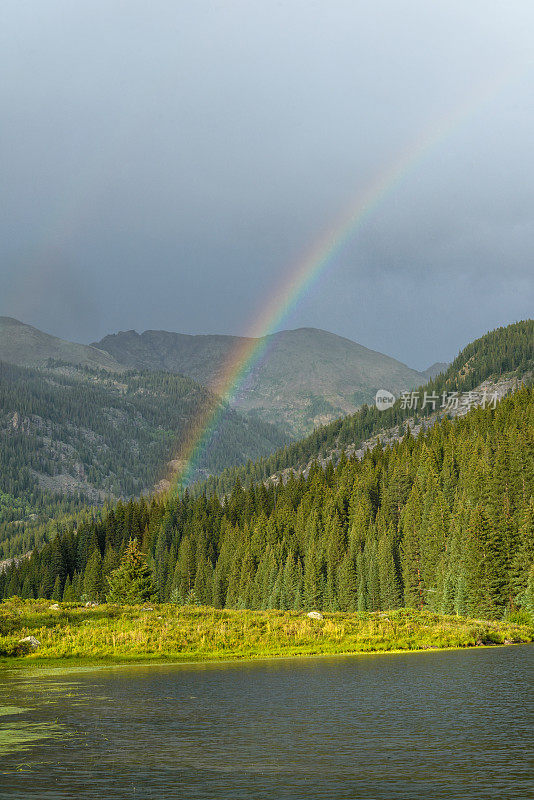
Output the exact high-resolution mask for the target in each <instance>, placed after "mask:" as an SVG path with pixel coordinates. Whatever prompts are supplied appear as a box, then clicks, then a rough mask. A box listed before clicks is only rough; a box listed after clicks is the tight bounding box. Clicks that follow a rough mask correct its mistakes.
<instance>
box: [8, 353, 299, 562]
mask: <svg viewBox="0 0 534 800" xmlns="http://www.w3.org/2000/svg"><path fill="white" fill-rule="evenodd" d="M210 398H211V395H210V394H209V392H208V391H207V390H206V389H204V388H203V387H201V386H199V385H198V384H197V383H195V382H194V381H193V380H191V379H190V378H184V377H183V376H180V375H173V374H170V373H158V372H148V373H138V372H133V371H130V372H123V373H121V374H117V373H114V372H110V371H109V370H95V369H90V368H88V367H80V366H74V365H72V364H66V363H63V362H60V361H54V360H51V359H49V360H48V362H47V364H46V367H43V368H42V369H39V370H37V369H29V368H24V367H18V366H15V365H12V364H5V363H2V362H0V558H2V556H4V557H6V556H9V555H13V554H16V555H18V554H20V553H21V552H23V551H22V550H21V549H20V545H23V546H24V547H25V548H26V549H31V547H33V546H34V544H35V543H36V542H38V541H39V538H40V534H39V533H38V531H37V528H38V526H39V524H40V523H41V522H44V521H46V520H47V519H48V518H49V517H58V516H62V515H66V514H72V513H73V512H74V511H76V510H77V509H78V508H80V507H82V506H83V505H84V504H87V503H97V504H100V503H102V502H103V500H104V499H105V498H115V499H117V498H119V497H132V496H138V495H140V494H141V493H143V492H149V491H152V490H153V488H154V486H155V484H156V482H157V481H158V480H159V479H162V478H164V477H165V475H166V463H167V462H168V461H169V459H172V458H173V457H175V456H176V454H177V453H178V452H179V450H180V445H181V442H182V440H183V438H184V437H185V436H187V434H188V431H189V427H190V425H191V424H192V423H193V422H194V420H195V419H196V418H197V416H198V414H199V413H200V412H201V410H202V409H203V408H204V406H205V405H206V403H209V402H210ZM284 441H285V437H284V435H283V434H281V432H280V431H278V430H277V429H276V428H275V427H274V426H271V425H268V424H267V423H262V422H261V421H257V420H250V419H243V418H242V417H240V416H239V415H238V414H237V413H236V412H235V411H234V410H232V409H229V408H228V409H227V410H226V412H225V413H224V415H223V417H222V421H221V424H220V425H219V426H218V429H217V431H216V433H215V435H214V438H213V440H212V442H211V443H210V447H209V448H208V449H206V451H205V453H204V457H203V459H202V460H201V461H200V462H199V464H198V471H197V472H196V476H197V477H199V476H202V475H205V474H206V473H208V472H209V473H211V472H218V471H220V470H221V469H222V468H223V467H225V466H226V465H228V464H239V463H244V462H245V461H246V460H247V459H249V458H257V457H259V456H260V455H262V454H264V453H269V452H272V451H273V450H275V449H276V448H277V447H279V446H280V445H281V444H282V443H283V442H284ZM28 529H31V531H32V534H31V536H30V537H28V536H27V535H26V532H27V530H28Z"/></svg>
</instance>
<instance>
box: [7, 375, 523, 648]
mask: <svg viewBox="0 0 534 800" xmlns="http://www.w3.org/2000/svg"><path fill="white" fill-rule="evenodd" d="M533 442H534V389H532V388H528V387H523V388H522V389H520V390H519V391H517V392H515V393H514V394H512V395H510V396H508V397H506V398H504V399H503V400H502V401H501V402H500V403H499V404H498V405H497V406H496V408H495V409H493V408H489V407H487V408H485V409H479V408H476V409H472V410H470V411H468V412H467V413H466V414H465V416H463V417H459V418H457V419H455V420H454V421H450V420H448V419H444V420H442V421H441V422H439V423H437V424H436V425H434V426H433V427H431V428H430V429H429V430H428V431H426V432H425V433H422V434H421V435H419V436H418V437H417V438H414V437H413V436H410V435H406V436H405V437H404V438H403V440H402V441H400V442H398V443H397V444H396V445H395V446H394V447H393V448H387V449H385V450H384V449H382V448H375V449H374V450H372V451H369V452H367V453H366V454H365V455H364V456H363V458H361V459H358V458H351V459H348V460H347V459H341V460H340V461H339V463H338V464H337V466H336V467H334V466H333V465H332V463H331V462H330V463H329V464H328V465H327V466H326V468H322V467H321V466H320V465H318V464H316V465H315V466H314V467H313V468H312V469H311V470H310V472H309V473H308V475H307V476H302V475H301V476H299V477H298V478H295V477H292V478H290V479H289V480H288V481H287V482H286V483H279V484H272V483H271V484H268V485H267V486H266V485H264V484H263V483H260V484H258V485H255V486H251V487H250V488H248V489H247V490H244V489H243V488H241V487H240V486H239V485H236V486H235V487H234V489H233V490H232V492H231V493H230V494H229V495H227V496H226V498H225V499H224V500H219V499H218V498H217V497H216V496H213V495H212V496H211V497H210V496H206V495H205V494H203V495H200V496H198V497H192V496H191V495H190V494H187V493H186V494H184V495H183V496H182V497H181V498H177V497H175V496H174V497H172V498H165V499H160V500H158V501H154V502H152V503H148V502H147V501H146V500H140V501H133V502H131V503H129V504H127V505H126V506H124V505H123V504H119V505H117V506H116V507H115V508H114V509H112V510H110V511H109V513H108V514H107V515H106V516H105V517H104V519H102V520H96V521H95V520H87V521H86V522H85V523H84V524H81V525H80V526H79V527H78V530H77V532H74V531H72V530H68V531H65V532H64V533H62V534H60V535H59V536H57V537H56V538H55V539H54V540H53V541H51V542H50V543H49V544H47V545H45V547H43V548H42V549H41V550H40V551H38V552H34V553H33V554H32V555H31V556H30V557H29V558H27V559H25V560H23V561H20V562H19V563H12V564H10V565H9V566H8V567H7V569H5V571H4V572H2V573H1V574H0V597H2V596H4V597H11V596H13V595H16V596H19V597H24V598H34V597H45V598H50V599H53V600H61V599H64V600H69V601H72V600H77V601H78V602H79V601H83V600H86V599H88V600H94V601H97V602H98V601H101V600H102V599H104V597H105V595H106V588H105V587H106V585H107V578H108V577H109V575H110V574H111V573H112V571H113V570H114V569H115V567H116V566H117V564H118V562H119V559H120V556H121V554H122V553H123V552H124V549H125V547H126V545H127V544H128V542H129V541H130V540H132V539H137V541H138V542H139V543H142V546H143V548H144V549H145V550H146V552H147V556H148V562H149V563H150V565H151V568H152V576H153V579H154V582H155V584H156V585H157V592H158V600H160V601H171V602H174V603H177V604H180V605H181V604H186V605H188V606H191V605H202V606H215V607H217V608H225V607H227V608H239V609H244V608H249V609H272V608H279V609H291V610H293V611H295V612H296V611H304V610H310V609H315V610H324V611H327V612H336V611H348V612H355V611H357V612H359V613H365V612H374V613H375V614H379V616H378V619H379V620H381V621H382V622H383V623H384V625H385V626H386V628H388V629H389V630H391V628H390V626H391V625H392V620H391V619H390V617H389V615H388V614H386V613H384V612H387V611H389V610H390V609H399V608H403V607H407V608H416V609H420V610H421V611H422V610H424V609H426V610H427V611H429V612H438V613H444V614H457V615H461V616H466V615H468V616H470V617H473V618H477V619H480V618H484V619H489V618H502V617H503V616H505V615H506V616H508V617H509V618H510V619H511V621H523V622H524V623H528V622H529V619H532V617H531V614H532V612H534V501H533V500H532V495H533V493H534V448H533ZM379 612H381V613H379ZM334 634H335V631H334ZM408 635H409V634H408ZM477 638H478V637H477V633H476V629H475V630H473V635H472V639H471V643H472V644H473V645H475V644H476V641H477ZM365 641H366V638H365V634H362V638H361V639H360V640H359V645H360V647H361V649H365ZM410 641H411V639H410V638H408V639H407V640H406V645H405V646H406V648H407V649H409V648H410V646H412V645H410ZM447 644H448V645H450V646H454V645H455V644H457V642H456V641H455V639H454V638H451V639H450V641H447Z"/></svg>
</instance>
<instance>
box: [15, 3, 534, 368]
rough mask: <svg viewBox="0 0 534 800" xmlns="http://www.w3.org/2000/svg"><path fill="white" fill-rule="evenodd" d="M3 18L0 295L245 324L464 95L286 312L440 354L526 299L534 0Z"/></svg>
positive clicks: (31, 307) (100, 315)
mask: <svg viewBox="0 0 534 800" xmlns="http://www.w3.org/2000/svg"><path fill="white" fill-rule="evenodd" d="M2 17H3V18H2V25H1V26H0V53H1V55H0V69H1V71H2V75H3V80H2V83H1V85H0V114H1V125H0V153H1V156H0V158H1V161H2V164H1V167H2V175H3V193H4V202H3V208H4V213H3V214H2V217H1V220H0V248H1V260H0V264H1V268H0V270H1V272H0V278H1V282H2V293H1V294H0V313H4V314H10V315H12V316H18V317H20V318H22V319H23V320H24V321H26V322H29V323H32V324H35V325H38V326H40V327H42V328H44V329H45V330H47V331H50V332H52V333H55V334H57V335H61V336H65V337H70V338H77V339H82V340H91V339H95V338H97V337H100V336H101V335H103V334H105V333H107V332H109V331H113V330H117V329H125V328H132V327H135V328H137V329H138V330H141V329H144V328H149V327H150V328H167V329H172V330H180V331H184V332H192V333H196V332H222V333H245V332H246V327H247V324H248V321H249V320H250V318H251V317H253V315H254V313H255V312H256V310H257V309H258V308H259V307H261V304H262V302H264V298H265V296H266V295H267V294H271V293H272V292H273V290H274V287H275V286H276V285H277V283H278V282H279V281H280V280H282V278H283V276H284V275H285V274H287V271H288V270H289V269H290V268H291V265H293V264H295V263H296V262H297V261H298V260H299V258H301V257H302V254H304V253H305V252H307V251H308V250H309V248H310V246H312V244H313V242H314V241H315V240H316V239H317V238H318V237H319V236H320V234H321V232H322V231H323V230H324V229H325V228H326V227H328V226H329V225H330V224H331V223H332V222H333V221H335V220H336V219H337V218H339V216H340V214H341V212H342V211H343V209H345V208H346V207H347V206H348V204H349V203H350V202H352V201H353V199H354V198H355V197H356V196H358V194H359V193H360V192H361V191H362V190H363V189H364V188H365V186H366V185H367V184H368V183H369V182H370V181H372V180H373V177H374V176H375V175H377V174H379V173H381V172H382V171H383V170H384V169H387V165H389V164H392V163H394V162H395V160H396V159H397V158H398V156H399V153H401V152H403V151H404V150H405V148H406V147H408V148H409V147H413V146H414V145H415V144H416V143H417V142H418V141H419V140H420V138H421V132H422V131H424V130H425V129H426V128H427V127H428V125H429V124H434V123H435V122H436V121H439V120H441V121H442V122H441V124H442V126H443V129H444V130H445V129H446V127H447V122H448V119H449V115H450V113H451V112H454V110H455V109H458V108H459V107H460V106H461V105H462V104H465V103H466V101H467V102H468V103H471V113H470V114H468V115H467V116H466V118H465V119H464V121H463V122H462V123H461V124H460V125H458V126H457V127H456V128H455V129H453V130H452V132H450V133H449V134H448V135H446V136H444V137H443V139H442V141H441V142H440V144H439V145H438V146H436V147H434V148H433V149H431V150H430V151H429V152H428V153H427V154H426V156H425V157H424V158H422V159H421V160H419V161H418V162H417V163H416V165H415V166H414V167H413V168H412V169H411V170H410V171H409V172H408V174H407V175H406V176H405V177H404V179H403V180H402V181H401V182H400V183H399V184H398V185H397V186H396V187H395V189H394V190H393V191H391V192H389V193H388V194H387V196H386V197H385V198H384V200H383V202H381V203H380V204H379V205H378V206H377V207H376V208H375V209H374V211H373V212H372V213H371V214H370V215H369V217H368V218H367V219H366V220H365V222H364V223H363V225H362V227H361V229H360V230H359V231H358V232H357V233H356V234H355V235H354V236H353V237H352V239H351V240H350V241H349V242H348V243H347V244H346V246H345V247H344V248H342V249H341V251H340V252H339V253H338V254H337V255H336V257H335V259H334V260H333V262H332V264H331V265H330V267H329V268H328V270H326V271H325V273H324V274H323V276H322V277H321V278H320V279H319V280H318V282H317V283H316V284H315V286H314V287H312V288H311V289H310V291H309V292H307V293H306V295H305V296H304V297H303V298H302V300H301V302H300V304H299V305H298V307H297V308H296V309H295V310H294V312H293V313H292V314H291V315H290V317H289V318H288V319H287V320H286V321H285V327H289V326H297V325H316V326H318V327H323V328H326V329H329V330H332V331H334V332H337V333H340V334H342V335H345V336H349V337H351V338H353V339H355V340H357V341H360V342H361V343H363V344H366V345H367V346H370V347H374V348H376V349H381V350H383V351H384V352H387V353H390V354H391V355H395V356H396V357H398V358H401V359H402V360H404V361H405V362H408V363H410V364H411V365H413V366H419V367H423V366H425V365H426V364H427V363H429V362H431V361H434V360H444V359H447V358H450V357H451V356H453V355H454V354H455V353H456V351H457V350H458V349H459V347H461V346H462V345H463V344H465V343H466V342H467V341H468V340H470V339H471V338H473V337H474V336H477V335H480V334H481V333H483V332H484V331H485V330H487V329H489V328H492V327H494V326H495V325H498V324H505V323H507V322H510V321H513V320H515V319H519V318H524V317H525V316H528V315H531V313H532V300H533V281H532V249H533V248H532V242H533V233H534V231H533V222H532V220H533V213H532V212H533V210H534V190H533V186H534V181H533V180H532V179H533V167H532V164H533V160H532V127H533V122H534V109H533V100H532V96H533V93H532V86H531V85H532V77H533V69H532V66H531V55H530V51H531V31H532V26H533V23H534V8H533V6H532V4H531V3H529V2H512V3H504V2H493V1H492V0H490V1H489V2H488V1H487V0H484V2H481V1H479V0H472V2H470V3H468V4H465V3H460V2H451V1H449V0H448V1H447V2H445V0H443V2H441V1H440V2H433V3H428V2H426V1H425V0H421V1H420V2H416V1H415V0H409V1H408V2H406V3H398V2H397V0H390V1H387V0H382V2H380V1H379V2H377V3H373V4H369V3H367V2H363V1H362V2H358V1H357V0H347V1H346V2H345V1H344V0H343V1H342V0H333V1H332V2H329V3H326V2H322V0H321V2H319V0H317V1H316V2H303V0H287V2H284V3H279V4H273V3H267V2H255V1H252V2H251V0H225V1H224V2H223V0H220V2H202V0H200V2H195V3H185V2H180V3H176V2H170V1H169V2H162V1H161V0H160V1H159V2H158V1H157V0H156V2H152V3H150V4H149V3H147V2H134V1H133V0H129V2H127V3H126V2H119V1H118V0H102V1H101V2H99V1H98V0H91V2H88V0H87V1H85V0H81V1H80V2H77V3H71V2H67V1H65V2H58V1H57V0H49V2H47V3H32V2H20V0H17V1H16V2H6V3H4V5H3V11H2ZM503 75H508V78H507V79H506V80H505V81H504V83H503V85H502V86H501V87H500V89H499V90H498V91H497V90H495V91H494V92H492V86H493V85H495V86H497V84H498V82H499V80H500V79H501V78H502V77H503ZM484 92H486V94H487V97H486V100H485V102H481V101H480V99H481V96H482V94H483V93H484ZM469 98H471V99H470V100H469Z"/></svg>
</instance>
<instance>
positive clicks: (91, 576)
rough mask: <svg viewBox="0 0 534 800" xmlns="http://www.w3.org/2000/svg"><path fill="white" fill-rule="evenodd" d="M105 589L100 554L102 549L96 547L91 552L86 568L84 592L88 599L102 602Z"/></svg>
mask: <svg viewBox="0 0 534 800" xmlns="http://www.w3.org/2000/svg"><path fill="white" fill-rule="evenodd" d="M103 590H104V584H103V580H102V556H101V555H100V550H99V549H98V547H96V548H95V549H94V550H93V552H92V553H91V556H90V557H89V561H88V562H87V567H86V569H85V573H84V578H83V593H84V595H85V596H86V597H87V599H88V600H95V601H96V602H100V600H101V599H102V594H103Z"/></svg>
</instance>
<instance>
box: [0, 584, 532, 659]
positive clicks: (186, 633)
mask: <svg viewBox="0 0 534 800" xmlns="http://www.w3.org/2000/svg"><path fill="white" fill-rule="evenodd" d="M59 605H60V607H59V609H58V610H51V609H50V608H49V606H50V601H49V600H18V599H16V598H13V599H10V600H5V601H4V602H3V603H1V604H0V668H4V669H5V668H13V667H15V666H32V665H33V666H67V665H72V664H76V665H79V666H88V665H93V664H100V663H130V662H132V661H137V662H139V661H151V660H161V661H208V660H217V659H223V660H224V659H240V658H241V659H245V658H246V659H249V658H268V657H275V656H296V655H319V654H331V655H334V654H341V653H377V652H387V651H410V650H429V649H443V648H459V647H474V646H477V645H481V644H485V645H493V644H505V643H519V642H531V641H533V640H534V629H533V628H532V626H529V625H521V624H515V623H512V622H506V621H504V622H497V621H487V620H473V619H466V618H462V617H456V616H442V615H439V614H433V613H430V612H426V611H415V610H409V609H397V610H395V611H390V612H387V613H370V614H357V613H332V614H328V613H325V614H324V615H323V619H322V620H313V619H309V618H308V617H307V616H306V614H305V613H303V612H299V611H242V610H233V609H222V610H221V609H214V608H208V607H199V606H185V607H184V606H176V605H171V604H165V605H154V606H153V607H152V608H151V609H148V608H147V607H143V606H123V607H121V606H116V605H102V606H98V607H95V608H85V607H84V606H80V605H79V604H75V603H61V604H59ZM25 636H35V638H36V639H38V640H39V642H40V646H39V648H38V649H37V650H36V651H34V652H27V651H26V650H25V648H24V646H23V645H20V644H19V640H20V639H22V638H23V637H25Z"/></svg>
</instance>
